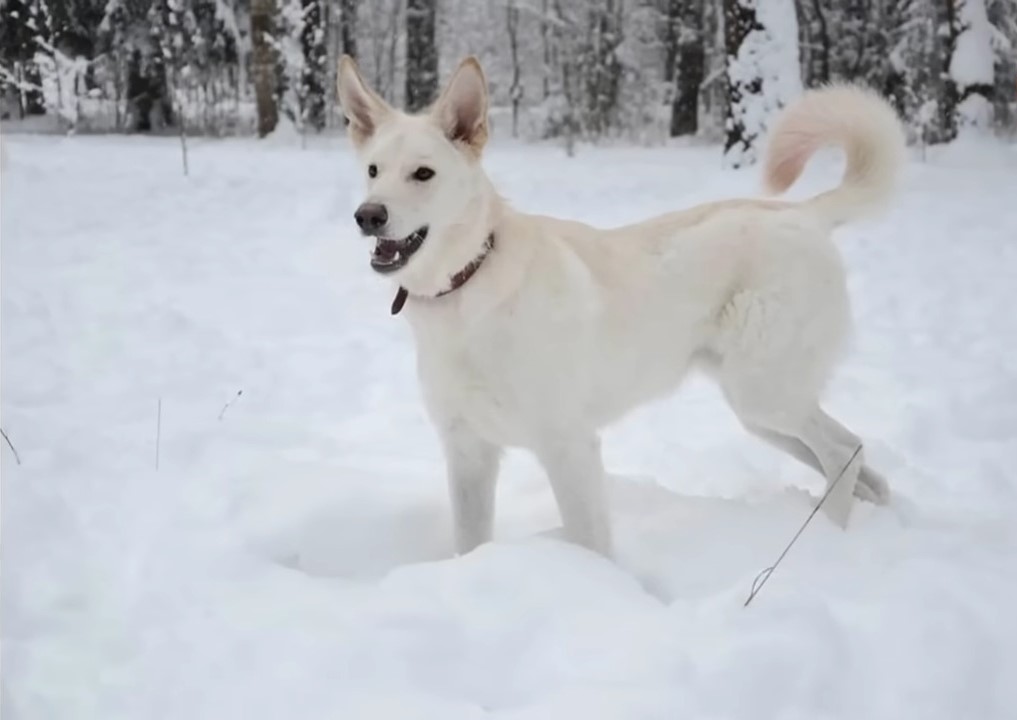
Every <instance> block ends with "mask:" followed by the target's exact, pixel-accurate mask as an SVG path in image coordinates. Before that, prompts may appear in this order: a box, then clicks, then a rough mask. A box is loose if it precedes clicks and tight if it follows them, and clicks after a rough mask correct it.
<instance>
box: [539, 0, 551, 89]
mask: <svg viewBox="0 0 1017 720" xmlns="http://www.w3.org/2000/svg"><path fill="white" fill-rule="evenodd" d="M547 12H548V7H547V0H540V44H541V49H542V50H543V52H544V67H543V70H542V77H541V82H542V85H543V88H542V89H543V91H544V94H543V95H542V97H543V98H544V100H547V98H548V96H549V95H550V94H551V23H550V22H548V19H547Z"/></svg>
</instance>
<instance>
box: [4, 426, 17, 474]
mask: <svg viewBox="0 0 1017 720" xmlns="http://www.w3.org/2000/svg"><path fill="white" fill-rule="evenodd" d="M0 435H3V436H4V440H5V441H7V447H9V448H10V449H11V452H12V453H14V461H15V462H16V463H18V465H20V464H21V456H20V455H18V451H17V449H15V447H14V443H12V442H11V439H10V438H9V437H7V433H6V432H4V431H3V430H2V429H0Z"/></svg>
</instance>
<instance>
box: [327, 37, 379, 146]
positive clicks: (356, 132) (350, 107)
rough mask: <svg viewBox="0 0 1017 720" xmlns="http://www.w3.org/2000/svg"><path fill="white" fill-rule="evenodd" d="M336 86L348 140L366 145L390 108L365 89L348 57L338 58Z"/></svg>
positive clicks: (358, 72) (357, 71) (352, 61)
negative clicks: (346, 126) (344, 117)
mask: <svg viewBox="0 0 1017 720" xmlns="http://www.w3.org/2000/svg"><path fill="white" fill-rule="evenodd" d="M336 84H337V85H338V89H339V104H340V105H342V111H343V115H345V116H346V122H347V125H348V128H347V129H348V131H349V134H350V139H351V140H353V144H354V145H356V146H357V147H359V146H361V145H363V144H364V143H365V142H367V140H368V139H369V138H370V137H371V135H373V134H374V132H375V131H376V130H377V129H378V126H379V125H380V124H381V123H382V122H384V120H385V118H386V117H388V115H389V114H391V113H392V106H391V105H389V104H388V103H387V102H385V101H384V100H382V99H381V97H379V96H378V94H377V93H375V92H374V91H373V90H371V88H369V87H368V86H367V83H365V82H364V78H362V77H361V76H360V71H359V70H357V63H356V62H355V61H354V60H353V58H351V57H350V56H349V55H343V56H342V57H341V58H339V72H338V73H337V75H336Z"/></svg>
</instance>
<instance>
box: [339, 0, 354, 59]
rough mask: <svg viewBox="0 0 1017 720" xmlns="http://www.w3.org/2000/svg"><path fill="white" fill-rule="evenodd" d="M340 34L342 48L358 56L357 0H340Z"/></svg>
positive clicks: (348, 53)
mask: <svg viewBox="0 0 1017 720" xmlns="http://www.w3.org/2000/svg"><path fill="white" fill-rule="evenodd" d="M339 35H340V37H341V41H342V46H341V50H342V52H344V53H345V54H347V55H349V56H350V57H352V58H356V57H357V0H339Z"/></svg>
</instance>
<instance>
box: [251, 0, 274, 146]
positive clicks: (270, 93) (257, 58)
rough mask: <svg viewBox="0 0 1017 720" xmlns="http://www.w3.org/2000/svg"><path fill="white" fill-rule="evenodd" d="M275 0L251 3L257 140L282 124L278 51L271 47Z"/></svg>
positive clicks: (261, 0)
mask: <svg viewBox="0 0 1017 720" xmlns="http://www.w3.org/2000/svg"><path fill="white" fill-rule="evenodd" d="M274 17H275V0H251V47H252V50H253V52H252V58H251V60H252V65H253V70H254V96H255V102H256V104H257V108H258V137H265V136H266V135H268V134H269V133H271V132H272V131H273V130H275V126H276V124H277V123H278V122H279V108H278V106H277V104H276V72H277V68H276V52H275V49H274V48H273V47H272V30H273V19H274Z"/></svg>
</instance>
